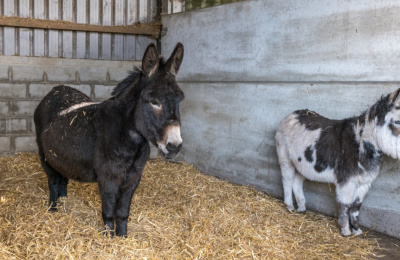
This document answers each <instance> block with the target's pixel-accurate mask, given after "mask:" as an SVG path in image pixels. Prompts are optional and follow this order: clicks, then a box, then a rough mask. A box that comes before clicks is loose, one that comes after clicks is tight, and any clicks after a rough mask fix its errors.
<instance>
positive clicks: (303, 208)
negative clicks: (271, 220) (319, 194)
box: [297, 206, 306, 213]
mask: <svg viewBox="0 0 400 260" xmlns="http://www.w3.org/2000/svg"><path fill="white" fill-rule="evenodd" d="M297 213H306V207H305V206H302V207H298V208H297Z"/></svg>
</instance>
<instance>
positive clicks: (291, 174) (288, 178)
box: [281, 162, 296, 211]
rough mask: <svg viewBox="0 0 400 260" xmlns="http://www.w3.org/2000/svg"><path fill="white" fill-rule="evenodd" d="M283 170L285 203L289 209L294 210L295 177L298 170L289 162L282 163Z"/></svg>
mask: <svg viewBox="0 0 400 260" xmlns="http://www.w3.org/2000/svg"><path fill="white" fill-rule="evenodd" d="M281 172H282V184H283V195H284V203H285V205H286V208H287V209H288V210H289V211H293V210H294V206H293V194H292V192H293V182H294V178H295V173H296V170H295V168H294V167H293V165H292V164H291V163H290V162H288V163H281Z"/></svg>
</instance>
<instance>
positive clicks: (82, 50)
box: [76, 0, 88, 59]
mask: <svg viewBox="0 0 400 260" xmlns="http://www.w3.org/2000/svg"><path fill="white" fill-rule="evenodd" d="M76 4H77V7H76V22H77V23H86V22H87V14H88V12H87V0H79V1H76ZM85 57H86V32H77V33H76V58H79V59H82V58H85Z"/></svg>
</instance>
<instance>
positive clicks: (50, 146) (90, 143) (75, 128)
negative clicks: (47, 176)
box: [41, 113, 97, 182]
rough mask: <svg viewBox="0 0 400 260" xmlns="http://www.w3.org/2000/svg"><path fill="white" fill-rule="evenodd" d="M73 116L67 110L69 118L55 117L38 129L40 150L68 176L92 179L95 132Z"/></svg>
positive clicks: (94, 178) (55, 167)
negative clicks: (48, 125) (40, 142)
mask: <svg viewBox="0 0 400 260" xmlns="http://www.w3.org/2000/svg"><path fill="white" fill-rule="evenodd" d="M75 116H76V115H74V114H73V113H71V116H70V117H71V118H69V117H65V118H62V119H60V120H56V121H55V122H53V123H52V124H51V126H50V127H49V128H48V129H47V130H45V131H43V132H42V135H41V140H42V146H43V153H44V155H45V156H46V161H47V162H48V163H49V164H50V165H51V166H52V167H53V168H54V169H55V170H56V171H58V172H59V173H60V174H61V175H63V176H65V177H67V178H68V179H75V180H78V181H85V182H92V181H96V180H97V175H96V172H95V171H94V169H93V157H94V146H95V133H94V130H93V127H92V124H90V123H88V122H86V123H84V122H82V120H81V119H80V118H79V117H75ZM74 118H75V119H74ZM73 119H74V120H73ZM72 120H73V122H72ZM65 121H66V122H65ZM70 122H72V124H71V123H70Z"/></svg>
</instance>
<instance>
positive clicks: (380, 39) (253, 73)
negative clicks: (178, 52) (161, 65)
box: [161, 0, 400, 238]
mask: <svg viewBox="0 0 400 260" xmlns="http://www.w3.org/2000/svg"><path fill="white" fill-rule="evenodd" d="M399 11H400V3H395V2H390V3H388V2H384V1H382V2H377V1H372V0H371V1H366V0H364V1H345V0H334V1H332V0H329V1H328V0H322V1H321V0H305V1H295V0H289V1H272V0H253V1H244V2H239V3H233V4H227V5H222V6H218V7H212V8H206V9H201V10H199V11H192V12H184V13H179V14H173V15H167V16H163V17H162V22H163V25H164V28H166V29H167V33H166V35H165V36H163V38H162V41H161V42H162V52H163V54H164V56H169V54H170V52H171V51H172V49H173V47H174V46H175V44H176V42H177V41H181V42H182V43H183V44H184V46H185V57H184V61H183V64H182V67H181V70H180V72H179V74H178V81H179V83H180V86H181V87H182V89H183V90H184V92H185V95H186V99H185V100H184V101H183V104H182V107H181V113H182V119H183V120H182V124H183V126H182V135H183V140H184V144H183V149H182V151H181V152H180V154H179V157H178V160H183V161H187V162H189V163H192V164H194V165H196V166H197V167H198V168H200V169H201V170H202V171H204V172H206V173H209V174H212V175H215V176H218V177H221V178H224V179H227V180H229V181H232V182H234V183H238V184H243V185H252V186H254V187H256V188H258V189H260V190H263V191H265V192H267V193H268V194H271V195H273V196H276V197H279V198H282V194H283V193H282V186H281V177H280V169H279V165H278V161H277V155H276V150H275V138H274V136H275V131H276V128H277V125H278V123H279V121H280V120H281V119H282V118H283V117H284V116H285V115H287V114H288V113H290V112H292V111H294V110H296V109H302V108H308V109H311V110H315V111H317V112H319V113H320V114H322V115H324V116H326V117H331V118H336V119H339V118H345V117H350V116H354V115H358V114H360V113H361V112H363V111H364V110H366V109H367V107H368V106H369V105H372V104H373V103H374V102H375V101H376V100H377V99H378V98H379V97H380V96H381V95H383V94H387V93H389V92H391V91H394V90H395V89H396V88H398V87H400V84H398V83H399V80H400V73H399V71H400V70H399V69H400V62H399V60H400V59H399V53H400V44H399V42H400V30H399V29H398V24H400V16H399V15H398V13H399ZM399 168H400V163H399V162H398V161H395V160H393V159H390V158H388V157H385V158H384V163H383V168H382V170H381V175H380V176H379V177H378V179H377V180H376V181H375V182H374V183H373V185H372V188H371V190H370V192H369V193H368V195H367V197H366V199H365V201H364V204H363V207H362V210H361V215H360V219H361V223H362V225H364V226H366V227H368V228H374V229H375V230H377V231H380V232H383V233H386V234H389V235H391V236H395V237H398V238H400V173H399ZM305 190H306V199H307V207H308V208H310V209H313V210H317V211H320V212H323V213H325V214H329V215H336V203H335V195H334V186H333V185H328V184H316V183H310V182H306V184H305ZM265 210H269V209H268V208H266V209H265Z"/></svg>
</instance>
